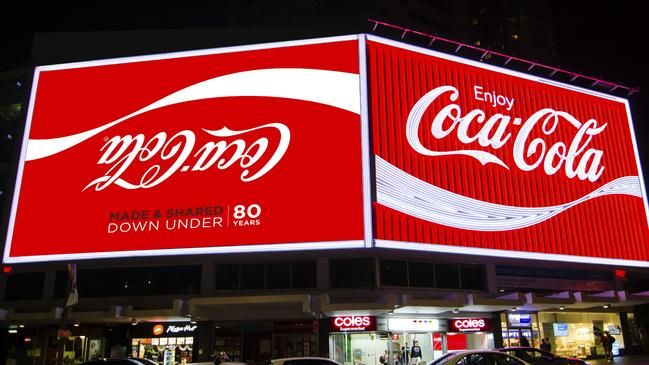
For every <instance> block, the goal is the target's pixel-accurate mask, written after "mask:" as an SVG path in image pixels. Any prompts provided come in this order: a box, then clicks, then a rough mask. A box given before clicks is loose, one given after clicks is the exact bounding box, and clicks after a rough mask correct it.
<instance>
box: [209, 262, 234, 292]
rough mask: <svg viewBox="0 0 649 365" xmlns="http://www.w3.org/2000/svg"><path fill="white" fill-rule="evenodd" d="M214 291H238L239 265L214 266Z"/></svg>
mask: <svg viewBox="0 0 649 365" xmlns="http://www.w3.org/2000/svg"><path fill="white" fill-rule="evenodd" d="M214 289H216V290H237V289H239V265H237V264H223V265H216V268H215V273H214Z"/></svg>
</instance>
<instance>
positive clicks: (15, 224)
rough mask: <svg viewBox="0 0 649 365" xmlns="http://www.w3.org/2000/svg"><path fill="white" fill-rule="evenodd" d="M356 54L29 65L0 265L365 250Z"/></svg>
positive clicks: (266, 51)
mask: <svg viewBox="0 0 649 365" xmlns="http://www.w3.org/2000/svg"><path fill="white" fill-rule="evenodd" d="M358 50H359V45H358V40H357V37H356V36H350V37H338V38H329V39H320V40H311V41H304V42H286V43H281V44H267V45H258V46H250V47H234V48H227V49H217V50H205V51H195V52H183V53H172V54H164V55H153V56H143V57H134V58H124V59H113V60H102V61H93V62H83V63H75V64H65V65H54V66H43V67H38V68H37V69H36V71H35V77H34V86H33V89H32V95H31V101H30V106H29V110H28V116H27V118H28V120H27V127H26V131H25V141H24V143H23V151H22V154H21V166H20V171H19V176H18V182H17V185H16V194H15V198H14V204H13V208H12V209H13V211H12V215H11V219H10V229H9V235H8V239H7V244H6V247H5V254H4V260H5V261H6V262H27V261H47V260H63V259H83V258H97V257H114V256H135V255H165V254H180V253H185V254H191V253H204V252H233V251H246V250H247V251H263V250H285V249H310V248H342V247H362V246H363V245H364V241H363V240H364V222H363V179H362V170H363V169H362V156H361V155H362V153H361V152H362V148H361V120H360V108H361V102H360V81H359V80H360V76H359V57H358V54H359V53H358ZM333 222H335V229H332V228H331V227H332V224H333Z"/></svg>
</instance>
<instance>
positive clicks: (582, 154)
mask: <svg viewBox="0 0 649 365" xmlns="http://www.w3.org/2000/svg"><path fill="white" fill-rule="evenodd" d="M443 94H448V100H449V101H450V102H451V103H449V104H448V105H446V106H444V107H443V108H441V109H440V110H438V111H437V112H436V115H435V116H434V117H433V120H432V126H431V130H430V133H431V134H432V135H433V137H435V138H436V139H442V138H446V137H448V136H449V135H451V134H452V133H454V134H455V135H456V137H457V139H458V140H459V141H460V142H462V143H464V144H469V143H473V142H475V141H477V142H478V143H479V144H480V146H482V147H485V148H492V149H500V148H502V147H504V146H505V145H506V144H507V142H509V141H510V139H512V140H513V147H512V157H513V160H514V163H515V164H516V166H517V167H518V168H519V169H521V170H523V171H532V170H534V169H536V168H537V167H539V166H541V165H543V170H544V171H545V173H546V174H548V175H554V174H556V173H557V172H559V171H560V170H562V171H563V173H564V174H565V175H566V176H567V177H568V178H570V179H572V178H575V177H577V178H578V179H579V180H589V181H591V182H593V181H596V180H597V179H599V177H600V176H601V175H602V172H603V171H604V166H602V157H603V154H604V152H603V151H601V150H598V149H596V148H591V147H589V145H590V143H591V140H592V139H593V137H594V136H597V135H598V134H600V133H601V132H602V131H603V130H604V129H605V128H606V126H607V124H606V123H604V124H602V125H599V123H598V122H597V121H596V120H595V119H589V120H588V121H586V122H583V123H582V122H580V121H579V120H577V119H576V118H575V117H574V116H572V115H571V114H569V113H566V112H563V111H558V110H554V109H550V108H545V109H541V110H539V111H537V112H535V113H533V114H532V115H531V116H530V117H529V118H527V120H525V121H523V120H522V119H521V118H512V117H511V116H509V115H503V114H500V113H496V114H493V115H491V116H490V117H489V118H487V116H486V114H485V112H484V111H482V110H480V109H474V110H471V111H469V112H467V113H463V112H462V109H461V108H460V106H459V105H457V104H454V103H453V102H455V101H457V99H458V95H459V93H458V90H457V89H456V88H455V87H453V86H440V87H437V88H435V89H433V90H431V91H429V92H428V93H426V94H425V95H424V96H423V97H422V98H421V99H419V101H417V103H416V104H415V105H414V106H413V108H412V110H411V111H410V114H409V115H408V120H407V124H406V137H407V139H408V143H409V144H410V146H411V147H412V148H413V149H414V150H415V151H417V152H418V153H420V154H422V155H425V156H445V155H466V156H470V157H473V158H475V159H477V160H478V161H480V162H481V163H482V164H483V165H486V164H487V163H495V164H497V165H500V166H502V167H505V168H507V169H509V166H507V164H505V163H504V162H503V161H502V160H501V159H499V158H498V157H496V156H495V155H493V154H492V153H489V152H487V151H482V150H455V151H432V150H430V149H428V148H426V147H425V146H424V145H423V144H422V143H421V141H420V139H419V136H418V131H419V127H420V124H421V123H422V120H421V119H422V116H423V115H424V112H425V111H426V110H427V109H428V107H429V106H430V105H431V104H432V103H433V102H434V101H435V100H437V99H440V100H441V97H442V95H443ZM511 103H512V104H513V99H512V100H511ZM509 109H511V105H510V107H509ZM561 121H565V122H567V123H566V124H567V125H568V126H570V127H572V128H574V130H575V133H574V135H573V137H572V140H571V141H567V142H556V143H554V144H552V145H550V146H548V143H547V142H546V141H545V140H544V139H543V138H541V137H536V138H532V137H531V132H532V131H533V129H534V128H535V127H536V126H537V125H540V127H541V131H542V133H543V134H544V135H545V136H550V135H552V134H553V133H554V132H555V131H556V130H557V128H558V127H559V125H560V122H561ZM476 123H477V124H480V125H481V127H480V130H479V131H478V132H477V133H475V134H474V135H469V130H470V127H472V126H473V125H475V124H476ZM511 124H513V125H516V126H518V125H520V126H521V127H520V129H519V130H518V134H517V135H516V136H514V137H513V136H512V133H511V132H510V129H511V128H510V126H511ZM512 137H513V138H512Z"/></svg>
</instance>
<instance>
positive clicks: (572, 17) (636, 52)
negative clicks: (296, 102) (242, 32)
mask: <svg viewBox="0 0 649 365" xmlns="http://www.w3.org/2000/svg"><path fill="white" fill-rule="evenodd" d="M269 1H270V0H269ZM287 1H290V0H287ZM333 1H335V0H333ZM395 1H399V0H395ZM293 2H295V1H293ZM240 3H241V4H246V3H254V2H250V1H247V0H241V2H240ZM136 4H137V5H136ZM182 4H183V6H182V7H180V6H178V5H175V7H170V5H168V4H167V3H165V2H147V1H144V2H142V1H135V0H134V1H130V2H127V1H123V0H115V1H108V2H93V1H87V2H83V3H81V2H79V3H78V4H75V5H61V2H52V1H50V2H43V4H38V5H37V4H35V3H33V2H28V1H17V0H9V1H4V2H3V5H2V6H1V7H0V14H2V19H1V20H0V46H1V48H0V52H1V53H0V67H1V66H3V65H10V64H14V63H16V62H19V61H24V60H29V54H30V50H31V39H32V34H33V33H34V32H61V31H88V30H137V29H180V28H208V27H212V28H218V27H223V26H225V24H224V23H225V21H224V15H223V9H225V6H223V2H219V1H202V2H191V1H183V2H182ZM197 4H200V5H197ZM278 4H281V2H278ZM327 4H330V3H327ZM550 4H551V6H552V9H553V12H552V13H553V21H554V23H555V27H556V32H555V33H556V39H557V47H558V54H559V62H560V64H558V65H550V66H558V67H560V68H563V69H566V70H569V71H574V72H578V73H581V74H584V75H587V76H592V77H597V78H600V79H603V80H606V81H610V82H615V83H621V84H623V85H627V86H632V87H639V88H640V89H641V92H640V93H639V94H636V95H633V96H632V97H631V98H630V102H631V107H632V113H633V116H634V122H635V128H636V134H637V137H638V144H639V146H640V153H641V159H642V160H643V165H644V166H649V127H648V126H647V125H648V124H649V120H647V119H648V118H649V107H647V105H649V85H648V83H647V80H648V79H649V77H647V68H646V66H644V63H645V62H644V61H645V59H644V57H643V56H641V53H642V52H643V51H644V48H645V47H646V46H647V45H648V43H649V42H648V41H647V39H646V38H645V37H646V36H647V35H649V21H647V20H646V15H645V14H644V12H643V11H641V10H640V9H639V8H638V3H637V2H631V1H599V0H596V1H585V0H571V1H559V0H550ZM294 5H295V4H294ZM238 8H239V10H240V11H245V10H246V9H245V5H242V6H238ZM293 9H295V6H293ZM10 18H11V19H12V21H10V20H9V19H10ZM15 22H17V24H15ZM229 22H230V23H229V24H228V25H229V26H248V25H249V24H232V20H231V19H230V20H229ZM264 25H279V26H281V25H282V24H274V21H273V19H268V20H267V22H266V24H264ZM296 38H299V34H296ZM505 53H507V52H506V51H505ZM618 95H619V94H618ZM645 146H647V147H645ZM646 169H647V168H645V170H646ZM648 173H649V171H648Z"/></svg>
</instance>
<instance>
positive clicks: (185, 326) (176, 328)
mask: <svg viewBox="0 0 649 365" xmlns="http://www.w3.org/2000/svg"><path fill="white" fill-rule="evenodd" d="M129 331H130V337H131V338H154V337H192V336H194V335H195V334H196V333H198V325H197V324H193V323H189V322H173V323H144V324H138V325H136V326H131V327H130V328H129Z"/></svg>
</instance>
